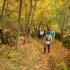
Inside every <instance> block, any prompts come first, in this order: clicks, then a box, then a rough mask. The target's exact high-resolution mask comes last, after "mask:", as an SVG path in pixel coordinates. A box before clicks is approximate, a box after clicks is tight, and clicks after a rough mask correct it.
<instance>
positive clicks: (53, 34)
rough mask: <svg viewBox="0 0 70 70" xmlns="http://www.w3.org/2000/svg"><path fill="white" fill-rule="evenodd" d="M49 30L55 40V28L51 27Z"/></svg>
mask: <svg viewBox="0 0 70 70" xmlns="http://www.w3.org/2000/svg"><path fill="white" fill-rule="evenodd" d="M48 32H49V34H50V35H51V36H52V40H54V38H55V31H54V30H53V29H49V30H48Z"/></svg>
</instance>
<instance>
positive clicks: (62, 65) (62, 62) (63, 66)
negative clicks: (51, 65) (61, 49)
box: [60, 61, 68, 70]
mask: <svg viewBox="0 0 70 70" xmlns="http://www.w3.org/2000/svg"><path fill="white" fill-rule="evenodd" d="M60 66H61V68H62V69H63V70H68V69H67V66H66V64H65V62H64V61H61V63H60Z"/></svg>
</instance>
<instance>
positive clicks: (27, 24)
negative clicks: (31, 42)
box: [26, 0, 32, 38]
mask: <svg viewBox="0 0 70 70" xmlns="http://www.w3.org/2000/svg"><path fill="white" fill-rule="evenodd" d="M29 8H30V12H29V15H28V20H27V23H26V37H27V38H28V37H29V34H30V18H31V14H32V0H30V7H29Z"/></svg>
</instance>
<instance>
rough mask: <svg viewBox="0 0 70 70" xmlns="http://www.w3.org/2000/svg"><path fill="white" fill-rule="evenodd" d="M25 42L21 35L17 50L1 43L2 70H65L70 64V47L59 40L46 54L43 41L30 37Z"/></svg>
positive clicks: (0, 68) (0, 65)
mask: <svg viewBox="0 0 70 70" xmlns="http://www.w3.org/2000/svg"><path fill="white" fill-rule="evenodd" d="M23 42H24V37H22V36H20V37H19V47H18V49H17V50H12V49H9V48H7V47H6V46H5V45H0V70H65V69H67V68H66V67H67V64H68V65H70V62H69V60H70V59H69V56H70V55H69V54H70V52H69V51H70V49H67V48H65V47H63V46H62V43H61V42H60V41H58V40H55V41H54V42H53V44H52V46H51V51H50V53H47V51H46V53H45V54H44V52H43V48H44V47H43V41H41V40H39V39H33V38H30V40H29V42H28V43H26V44H24V43H23ZM2 46H4V47H2ZM67 70H68V69H67ZM69 70H70V69H69Z"/></svg>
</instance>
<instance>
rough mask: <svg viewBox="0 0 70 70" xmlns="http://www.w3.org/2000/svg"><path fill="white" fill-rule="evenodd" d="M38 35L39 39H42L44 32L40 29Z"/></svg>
mask: <svg viewBox="0 0 70 70" xmlns="http://www.w3.org/2000/svg"><path fill="white" fill-rule="evenodd" d="M39 34H40V38H41V39H43V37H44V30H42V29H40V33H39Z"/></svg>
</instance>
